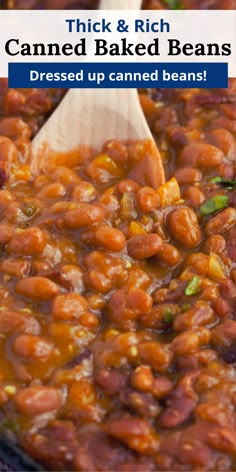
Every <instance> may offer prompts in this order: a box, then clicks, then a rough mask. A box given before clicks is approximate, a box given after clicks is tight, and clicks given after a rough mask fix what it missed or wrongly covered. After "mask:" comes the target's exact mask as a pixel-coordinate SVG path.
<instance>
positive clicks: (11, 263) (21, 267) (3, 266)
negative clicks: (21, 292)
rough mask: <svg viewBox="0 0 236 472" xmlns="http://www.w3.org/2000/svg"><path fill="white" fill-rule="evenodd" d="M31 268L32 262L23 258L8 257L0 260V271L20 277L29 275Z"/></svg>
mask: <svg viewBox="0 0 236 472" xmlns="http://www.w3.org/2000/svg"><path fill="white" fill-rule="evenodd" d="M30 269H31V262H30V261H24V260H22V259H13V258H8V259H4V260H3V261H1V262H0V272H3V273H5V274H8V275H13V276H14V277H17V278H18V279H20V278H22V277H27V276H28V275H29V272H30Z"/></svg>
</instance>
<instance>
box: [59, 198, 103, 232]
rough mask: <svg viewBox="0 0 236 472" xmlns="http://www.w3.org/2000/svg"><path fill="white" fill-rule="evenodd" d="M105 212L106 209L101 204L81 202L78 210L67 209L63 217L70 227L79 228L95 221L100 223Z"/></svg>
mask: <svg viewBox="0 0 236 472" xmlns="http://www.w3.org/2000/svg"><path fill="white" fill-rule="evenodd" d="M104 214H105V212H104V209H103V208H102V207H101V206H98V205H91V204H89V203H81V204H80V206H79V207H78V208H77V209H76V210H69V211H66V213H65V214H64V218H63V219H64V223H65V225H66V226H67V227H68V228H71V229H77V228H83V227H84V226H89V225H91V224H93V223H100V222H101V221H102V220H103V218H104Z"/></svg>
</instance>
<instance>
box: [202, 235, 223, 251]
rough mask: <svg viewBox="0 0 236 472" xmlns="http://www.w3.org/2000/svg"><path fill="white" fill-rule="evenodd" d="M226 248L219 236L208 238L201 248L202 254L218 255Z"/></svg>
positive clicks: (221, 237)
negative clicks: (212, 253)
mask: <svg viewBox="0 0 236 472" xmlns="http://www.w3.org/2000/svg"><path fill="white" fill-rule="evenodd" d="M225 248H226V241H225V238H224V237H223V236H221V235H220V234H216V235H215V234H213V235H212V236H209V237H208V238H207V239H206V241H205V243H204V246H203V250H204V252H206V253H207V254H210V253H211V252H214V253H215V254H219V253H220V252H222V251H224V250H225Z"/></svg>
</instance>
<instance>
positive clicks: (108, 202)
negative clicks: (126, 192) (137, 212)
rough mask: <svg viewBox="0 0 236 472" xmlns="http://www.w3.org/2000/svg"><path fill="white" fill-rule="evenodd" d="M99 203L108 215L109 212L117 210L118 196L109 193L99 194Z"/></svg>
mask: <svg viewBox="0 0 236 472" xmlns="http://www.w3.org/2000/svg"><path fill="white" fill-rule="evenodd" d="M99 203H100V205H101V206H102V207H103V208H104V210H105V212H106V214H108V215H109V213H111V214H114V213H115V211H117V210H119V208H120V202H119V200H118V198H117V197H116V196H115V195H113V194H109V193H104V194H103V195H101V197H100V198H99Z"/></svg>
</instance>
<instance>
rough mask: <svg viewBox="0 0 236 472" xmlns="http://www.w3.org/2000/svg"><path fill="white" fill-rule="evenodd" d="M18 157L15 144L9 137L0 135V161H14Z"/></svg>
mask: <svg viewBox="0 0 236 472" xmlns="http://www.w3.org/2000/svg"><path fill="white" fill-rule="evenodd" d="M17 159H18V151H17V147H16V146H15V144H14V143H13V142H12V141H11V139H9V138H5V137H4V136H0V161H5V162H8V163H13V162H16V161H17Z"/></svg>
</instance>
